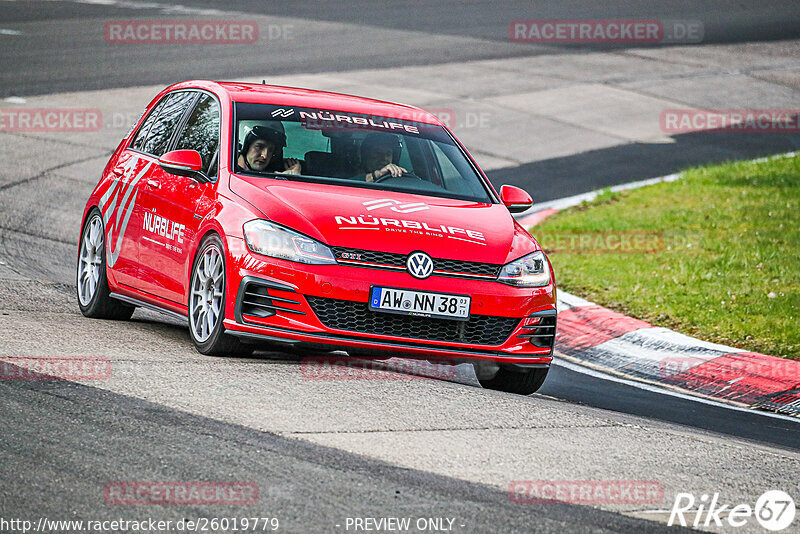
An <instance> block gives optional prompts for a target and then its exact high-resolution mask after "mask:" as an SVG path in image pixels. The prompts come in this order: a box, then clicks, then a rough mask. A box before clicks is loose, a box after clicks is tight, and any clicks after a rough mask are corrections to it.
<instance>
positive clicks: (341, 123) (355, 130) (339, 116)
mask: <svg viewBox="0 0 800 534" xmlns="http://www.w3.org/2000/svg"><path fill="white" fill-rule="evenodd" d="M235 112H236V116H235V120H236V127H235V128H234V130H233V135H234V137H235V138H234V140H233V145H232V146H234V147H236V149H235V154H233V155H232V156H233V157H232V160H233V161H232V168H234V169H236V172H238V173H243V174H251V175H257V176H268V177H271V178H281V179H287V180H299V181H305V182H319V183H331V184H338V185H347V186H353V187H365V188H373V189H379V190H390V191H401V192H409V193H419V194H425V195H432V196H439V197H447V198H456V199H463V200H471V201H477V202H492V197H491V196H490V193H489V190H488V189H487V187H486V186H485V185H484V183H483V180H482V179H481V177H480V176H479V175H478V173H477V172H476V170H475V168H474V167H473V166H472V164H471V163H470V161H469V160H468V159H467V157H466V155H465V154H464V153H463V151H462V150H461V149H460V148H459V147H458V146H457V145H456V144H455V142H454V141H453V139H452V138H451V137H450V135H449V134H448V132H447V131H446V130H445V129H444V128H442V127H441V126H435V125H431V124H425V123H421V122H415V121H410V120H403V119H396V118H386V117H378V116H372V115H363V114H358V113H349V112H341V111H327V110H320V109H312V108H292V107H286V106H283V107H281V106H275V105H267V104H252V103H241V102H240V103H237V104H236V107H235Z"/></svg>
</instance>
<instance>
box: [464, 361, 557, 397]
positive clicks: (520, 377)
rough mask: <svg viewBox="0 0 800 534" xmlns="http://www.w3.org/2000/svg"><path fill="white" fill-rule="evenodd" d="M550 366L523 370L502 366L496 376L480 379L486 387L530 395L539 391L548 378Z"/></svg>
mask: <svg viewBox="0 0 800 534" xmlns="http://www.w3.org/2000/svg"><path fill="white" fill-rule="evenodd" d="M549 370H550V368H549V367H546V368H544V369H538V368H537V369H526V370H523V371H511V370H508V369H504V368H502V367H501V368H500V369H499V370H498V371H497V374H496V375H494V377H492V378H489V379H483V380H481V379H480V378H479V379H478V381H479V382H480V383H481V386H483V387H484V388H486V389H495V390H497V391H505V392H508V393H517V394H519V395H530V394H532V393H536V392H537V391H539V388H540V387H542V384H544V380H545V378H547V372H548V371H549Z"/></svg>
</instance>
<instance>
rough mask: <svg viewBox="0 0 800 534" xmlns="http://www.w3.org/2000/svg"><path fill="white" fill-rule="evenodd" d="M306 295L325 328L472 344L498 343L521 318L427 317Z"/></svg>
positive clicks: (478, 316) (500, 342)
mask: <svg viewBox="0 0 800 534" xmlns="http://www.w3.org/2000/svg"><path fill="white" fill-rule="evenodd" d="M306 299H307V300H308V303H309V304H310V305H311V309H313V310H314V313H316V314H317V317H319V320H320V321H321V322H322V324H324V325H325V326H327V327H328V328H335V329H337V330H348V331H351V332H363V333H366V334H383V335H387V336H396V337H404V338H410V339H425V340H431V341H447V342H451V343H469V344H471V345H500V344H502V343H504V342H505V341H506V340H507V339H508V338H509V336H510V335H511V334H512V333H513V332H514V329H515V328H516V327H517V325H518V324H519V322H520V319H518V318H513V317H492V316H489V315H473V316H471V317H470V318H469V321H452V320H448V319H430V318H426V317H412V316H409V315H396V314H392V313H381V312H373V311H370V309H369V308H368V307H367V303H366V302H353V301H350V300H338V299H329V298H321V297H309V296H307V297H306Z"/></svg>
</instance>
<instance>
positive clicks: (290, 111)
mask: <svg viewBox="0 0 800 534" xmlns="http://www.w3.org/2000/svg"><path fill="white" fill-rule="evenodd" d="M278 115H280V116H281V117H283V118H284V119H285V118H286V117H291V116H292V115H294V110H293V109H291V108H289V109H285V108H278V109H276V110H275V111H273V112H272V116H273V117H277V116H278Z"/></svg>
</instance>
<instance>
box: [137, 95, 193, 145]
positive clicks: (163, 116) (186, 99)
mask: <svg viewBox="0 0 800 534" xmlns="http://www.w3.org/2000/svg"><path fill="white" fill-rule="evenodd" d="M196 95H197V93H195V92H192V91H182V92H177V93H172V94H170V95H169V96H167V98H166V100H165V101H164V104H163V105H162V106H161V110H160V111H159V113H158V117H157V118H156V120H155V121H153V125H152V126H151V127H150V131H149V132H148V133H147V139H145V141H144V143H143V144H142V145H141V148H139V150H141V151H142V152H147V153H148V154H152V155H154V156H162V155H164V152H166V149H167V145H168V144H169V140H170V137H172V133H173V132H174V131H175V126H176V125H177V123H178V121H179V120H180V118H181V116H182V115H183V112H184V111H186V108H187V107H188V106H189V104H191V102H192V100H193V99H194V97H195V96H196Z"/></svg>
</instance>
